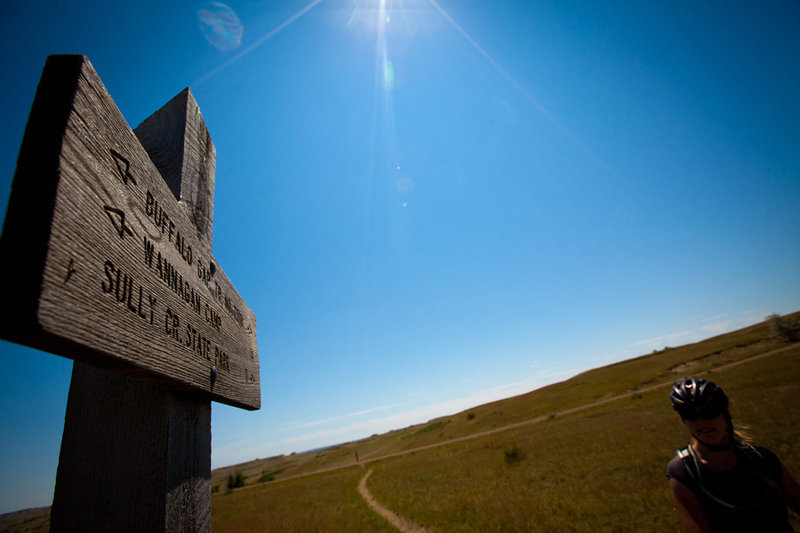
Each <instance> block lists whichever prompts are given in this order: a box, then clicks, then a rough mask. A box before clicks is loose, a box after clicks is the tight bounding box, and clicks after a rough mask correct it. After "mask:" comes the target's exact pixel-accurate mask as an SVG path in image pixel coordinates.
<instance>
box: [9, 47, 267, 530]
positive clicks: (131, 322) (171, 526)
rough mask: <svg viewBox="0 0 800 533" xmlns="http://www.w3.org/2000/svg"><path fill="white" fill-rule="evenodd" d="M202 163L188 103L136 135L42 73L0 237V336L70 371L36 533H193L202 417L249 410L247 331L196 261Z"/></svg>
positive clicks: (213, 268)
mask: <svg viewBox="0 0 800 533" xmlns="http://www.w3.org/2000/svg"><path fill="white" fill-rule="evenodd" d="M215 157H216V156H215V151H214V146H213V144H212V142H211V139H210V136H209V135H208V131H207V130H206V127H205V124H204V122H203V119H202V116H201V115H200V112H199V109H198V108H197V104H196V103H195V101H194V98H193V97H192V95H191V93H190V92H189V90H188V89H187V90H185V91H183V92H182V93H181V94H179V95H178V96H176V97H175V98H174V99H173V100H171V101H170V102H169V103H168V104H167V105H165V106H164V107H163V108H162V109H161V110H159V111H157V112H156V113H155V114H154V115H153V116H151V117H150V118H148V119H147V120H146V121H145V122H143V123H142V124H141V125H140V126H139V127H138V128H137V129H136V131H132V130H131V128H130V127H129V126H128V125H127V123H126V121H125V119H124V118H123V117H122V114H121V113H120V111H119V110H118V109H117V107H116V105H115V104H114V102H113V100H112V99H111V97H110V96H109V94H108V92H107V91H106V89H105V87H104V86H103V84H102V82H101V81H100V78H99V77H98V76H97V74H96V72H95V71H94V69H93V67H92V66H91V64H90V63H89V61H88V60H87V59H86V58H85V57H83V56H51V57H50V58H48V61H47V64H46V65H45V69H44V72H43V74H42V79H41V81H40V83H39V87H38V89H37V93H36V97H35V99H34V104H33V108H32V110H31V114H30V118H29V120H28V124H27V127H26V130H25V135H24V138H23V142H22V147H21V149H20V155H19V159H18V162H17V170H16V174H15V176H14V182H13V185H12V190H11V197H10V200H9V205H8V210H7V213H6V219H5V223H4V226H3V233H2V237H0V257H1V258H2V261H0V275H1V276H2V277H3V279H4V280H6V283H3V284H2V285H0V291H1V292H0V298H1V299H2V300H1V301H2V302H3V304H2V305H1V306H0V335H1V336H2V337H3V338H5V339H8V340H11V341H13V342H18V343H21V344H25V345H28V346H32V347H34V348H38V349H42V350H45V351H49V352H52V353H55V354H58V355H62V356H65V357H69V358H72V359H74V360H75V361H76V362H75V364H74V368H73V378H72V383H71V386H70V397H69V401H68V405H67V415H66V420H65V426H64V436H63V440H62V445H61V455H60V459H59V469H58V475H57V480H56V491H55V497H54V502H53V508H52V513H51V528H52V530H53V531H89V530H91V531H99V530H104V531H208V530H210V498H211V488H210V457H211V456H210V454H211V433H210V414H211V410H210V402H211V401H212V400H214V401H218V402H222V403H226V404H229V405H233V406H237V407H242V408H245V409H251V410H252V409H258V408H259V407H260V403H261V393H260V381H259V367H258V347H257V343H256V322H255V316H254V314H253V312H252V311H251V310H250V308H249V307H248V306H247V304H246V303H245V302H244V301H243V300H242V298H241V297H240V296H239V294H238V292H237V291H236V289H235V288H234V287H233V285H232V284H231V282H230V281H229V280H228V278H227V276H226V275H225V273H224V271H223V270H222V268H221V267H220V265H219V264H218V263H217V262H216V260H215V259H214V257H213V255H212V253H211V229H212V222H213V199H214V196H213V194H214V168H215Z"/></svg>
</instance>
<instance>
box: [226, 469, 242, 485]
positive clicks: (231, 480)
mask: <svg viewBox="0 0 800 533" xmlns="http://www.w3.org/2000/svg"><path fill="white" fill-rule="evenodd" d="M238 487H244V474H242V472H241V471H238V470H237V471H236V473H235V474H230V475H229V476H228V490H230V489H235V488H238Z"/></svg>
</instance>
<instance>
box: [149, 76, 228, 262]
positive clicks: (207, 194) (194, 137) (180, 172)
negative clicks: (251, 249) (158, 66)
mask: <svg viewBox="0 0 800 533" xmlns="http://www.w3.org/2000/svg"><path fill="white" fill-rule="evenodd" d="M134 133H135V134H136V137H138V139H139V142H140V143H141V144H142V146H143V147H144V149H145V150H146V151H147V153H148V154H149V155H150V159H151V160H152V161H153V164H154V165H155V166H156V168H158V170H159V171H160V172H161V175H162V176H163V178H164V181H166V182H167V185H168V186H169V188H170V189H171V190H172V193H173V195H174V196H175V197H176V198H179V199H180V202H181V205H182V206H184V208H185V210H186V212H187V214H188V215H189V218H190V219H191V220H192V222H193V223H194V226H195V227H196V228H197V233H198V235H199V236H200V238H201V239H202V240H203V242H204V243H205V244H206V246H208V248H209V249H211V248H212V233H213V223H212V221H213V219H214V172H215V169H216V150H215V149H214V143H213V142H212V141H211V135H210V134H209V132H208V128H206V124H205V121H204V120H203V115H202V114H201V113H200V108H199V107H198V105H197V102H196V101H195V99H194V96H193V95H192V91H191V90H189V88H188V87H187V88H186V89H184V90H183V91H181V93H180V94H178V95H177V96H175V98H173V99H172V100H170V101H169V102H168V103H167V104H166V105H165V106H164V107H162V108H161V109H159V110H158V111H156V112H155V113H153V114H152V115H150V116H149V117H148V118H147V119H146V120H145V121H144V122H142V123H141V124H139V126H137V127H136V129H135V130H134ZM186 177H188V178H189V179H184V178H186Z"/></svg>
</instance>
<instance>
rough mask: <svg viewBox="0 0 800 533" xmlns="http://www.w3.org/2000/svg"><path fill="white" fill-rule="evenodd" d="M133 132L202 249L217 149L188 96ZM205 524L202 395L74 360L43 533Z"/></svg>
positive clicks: (206, 424) (207, 490)
mask: <svg viewBox="0 0 800 533" xmlns="http://www.w3.org/2000/svg"><path fill="white" fill-rule="evenodd" d="M135 133H136V135H137V137H138V138H139V141H140V142H141V144H142V146H144V148H145V149H146V150H147V152H148V155H150V158H151V159H152V161H153V162H154V163H155V165H156V167H157V168H158V169H159V171H160V172H161V174H162V176H163V177H164V179H165V181H166V182H167V184H168V185H169V186H170V189H171V190H172V191H173V194H175V197H176V198H177V199H178V200H179V201H180V204H181V205H182V206H183V208H184V209H185V210H186V212H187V213H188V215H189V217H190V219H191V220H193V221H194V222H195V226H196V228H197V232H198V235H199V237H200V239H201V240H202V241H203V242H205V243H207V244H208V246H209V248H210V247H211V241H212V226H213V203H214V171H215V164H216V154H215V151H214V146H213V144H212V143H211V138H210V136H209V134H208V130H207V129H206V126H205V123H204V121H203V118H202V116H201V114H200V111H199V109H198V107H197V103H196V102H195V100H194V98H193V97H192V94H191V92H190V91H189V90H188V89H186V90H184V91H183V92H181V93H180V94H179V95H178V96H176V97H175V98H173V99H172V100H171V101H170V102H169V103H168V104H166V105H165V106H164V107H163V108H161V109H160V110H159V111H157V112H156V113H155V114H153V115H152V116H151V117H150V118H148V119H147V120H145V121H144V122H143V123H142V124H141V125H140V126H139V127H138V128H137V129H136V130H135ZM210 530H211V402H210V400H208V399H200V398H198V397H196V396H195V395H192V394H191V393H188V392H187V393H182V392H177V391H171V390H169V389H167V388H165V387H164V386H163V385H158V384H154V383H148V382H142V381H138V380H136V379H133V378H130V377H127V376H123V375H119V374H116V373H114V372H111V371H109V370H104V369H100V368H96V367H94V366H91V365H88V364H85V363H81V362H78V361H76V362H75V363H74V367H73V374H72V382H71V384H70V391H69V399H68V403H67V413H66V418H65V422H64V436H63V438H62V442H61V453H60V457H59V465H58V473H57V476H56V488H55V495H54V499H53V507H52V511H51V531H56V532H61V531H69V532H73V531H74V532H79V531H114V532H124V531H131V532H134V531H136V532H140V531H169V532H173V531H175V532H177V531H203V532H208V531H210Z"/></svg>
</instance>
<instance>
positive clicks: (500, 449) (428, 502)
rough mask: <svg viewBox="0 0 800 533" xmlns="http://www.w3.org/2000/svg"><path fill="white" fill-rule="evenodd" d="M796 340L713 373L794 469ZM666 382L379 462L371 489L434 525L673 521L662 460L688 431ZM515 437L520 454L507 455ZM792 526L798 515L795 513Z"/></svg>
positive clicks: (648, 524) (659, 525)
mask: <svg viewBox="0 0 800 533" xmlns="http://www.w3.org/2000/svg"><path fill="white" fill-rule="evenodd" d="M799 363H800V346H798V347H797V348H796V349H793V350H792V351H789V352H784V353H782V354H778V355H774V356H770V357H767V358H765V359H762V360H759V361H755V362H752V363H747V364H745V365H741V366H738V367H735V368H731V369H727V370H723V371H721V372H719V373H715V374H714V375H713V378H714V379H717V380H718V381H719V382H720V383H723V384H724V386H725V388H726V390H727V391H728V393H729V394H730V395H731V396H732V397H733V398H734V400H735V404H734V405H735V415H734V416H736V419H737V420H745V421H747V422H748V425H749V426H750V428H751V431H752V433H753V435H754V436H756V442H758V443H761V444H764V445H766V446H767V447H769V448H771V449H772V450H774V451H775V452H776V453H778V454H779V456H780V457H781V458H782V460H783V461H784V464H785V465H786V466H787V468H789V470H790V471H793V472H800V445H798V442H800V413H798V411H797V409H796V408H795V407H794V406H795V405H796V400H797V398H800V364H799ZM667 393H668V388H666V387H665V388H663V389H659V390H655V391H651V392H647V393H644V394H643V395H642V396H641V398H637V399H634V398H630V399H627V400H619V401H616V402H613V403H610V404H606V405H603V406H599V407H596V408H593V409H590V410H587V411H582V412H580V413H575V414H572V415H566V416H563V417H557V418H555V419H553V420H548V421H546V422H544V423H542V424H539V425H535V426H530V427H526V428H520V429H517V430H512V431H509V432H504V433H499V434H496V435H492V436H489V437H485V438H482V439H476V440H472V441H464V442H460V443H454V444H452V445H448V446H444V447H440V448H436V449H434V450H427V451H425V452H421V453H417V454H412V455H407V456H403V457H399V458H395V459H391V460H386V461H383V462H381V464H379V465H377V466H375V467H374V468H375V472H374V474H373V475H372V477H371V479H370V488H371V490H372V493H373V495H374V496H375V497H376V498H377V499H378V500H379V501H381V502H382V503H383V504H384V505H386V506H387V507H389V508H391V509H392V510H394V511H395V512H396V513H398V514H400V515H402V516H405V517H407V518H409V519H410V520H413V521H415V522H417V523H418V524H421V525H423V526H425V527H427V528H428V529H431V530H433V531H448V532H457V531H475V532H477V531H481V532H493V531H498V532H499V531H676V530H680V528H679V524H678V521H677V515H676V513H675V510H674V508H673V504H672V501H671V498H670V496H669V492H668V491H667V483H666V478H665V476H664V470H665V468H666V464H667V462H668V461H669V460H670V459H671V458H672V456H673V454H674V451H675V449H676V448H678V447H682V446H684V445H685V444H686V442H687V441H688V435H687V433H686V431H685V429H684V428H683V426H682V425H681V423H680V421H679V420H678V419H677V417H676V416H675V415H674V414H673V412H672V410H671V409H670V408H669V404H668V400H667ZM509 446H516V447H517V448H519V449H520V450H522V451H524V453H525V456H526V458H525V459H523V460H521V461H518V462H516V463H512V464H510V465H509V464H508V462H507V461H506V460H505V450H506V449H508V447H509ZM795 524H796V525H800V522H798V521H797V520H795Z"/></svg>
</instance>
